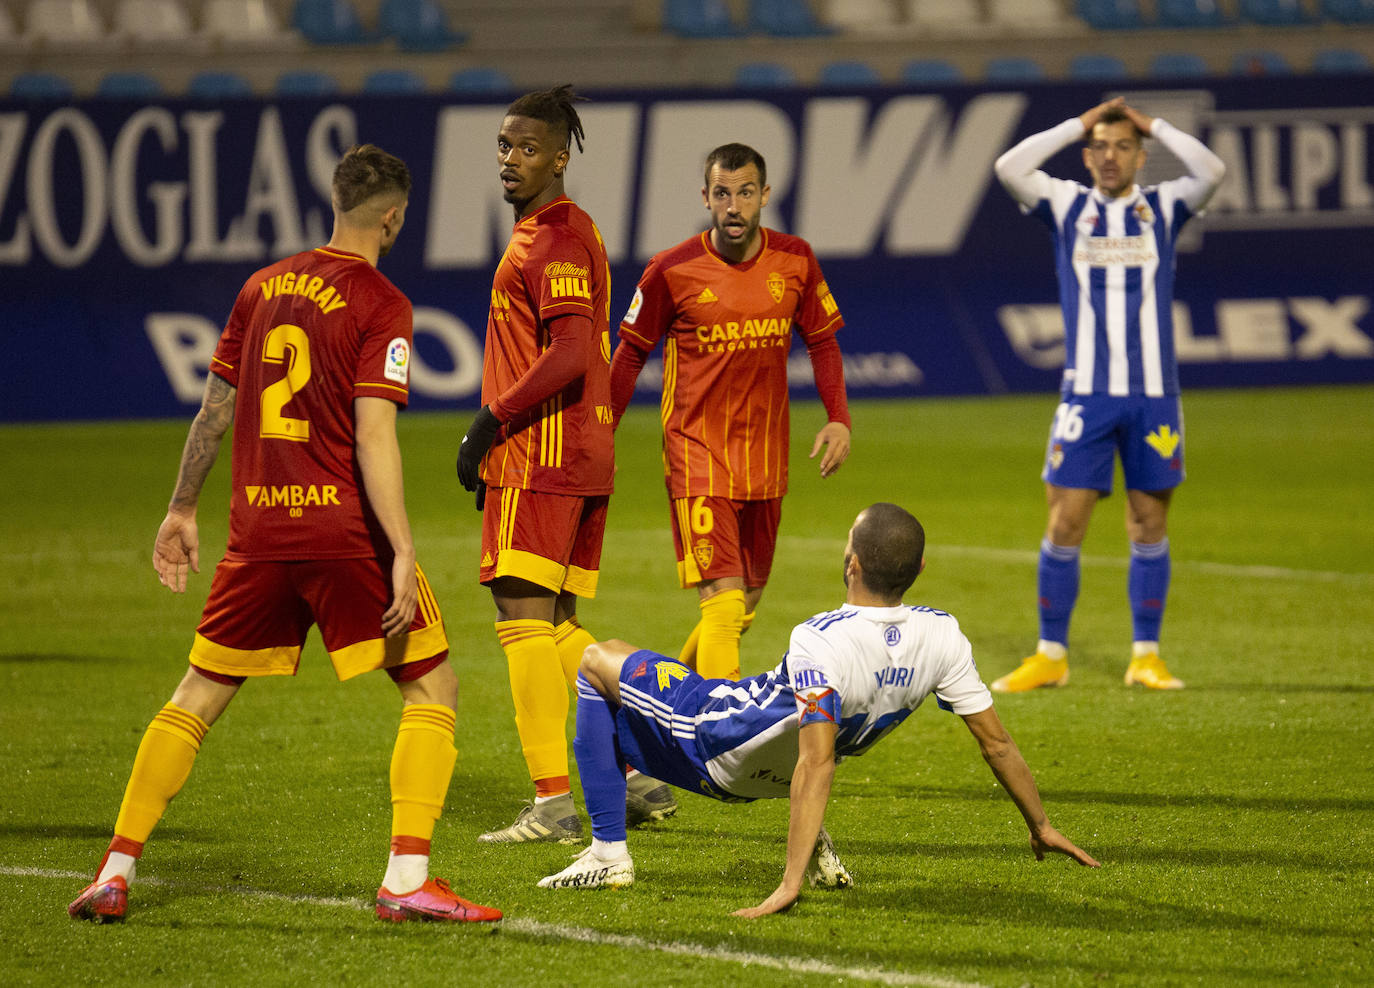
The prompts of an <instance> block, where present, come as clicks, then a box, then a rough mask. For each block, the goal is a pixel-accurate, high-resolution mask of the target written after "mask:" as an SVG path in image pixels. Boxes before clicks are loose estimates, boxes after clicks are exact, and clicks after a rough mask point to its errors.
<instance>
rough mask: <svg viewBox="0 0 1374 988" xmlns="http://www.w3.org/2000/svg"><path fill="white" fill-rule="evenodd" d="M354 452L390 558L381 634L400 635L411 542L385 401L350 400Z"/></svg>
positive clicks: (410, 599)
mask: <svg viewBox="0 0 1374 988" xmlns="http://www.w3.org/2000/svg"><path fill="white" fill-rule="evenodd" d="M353 417H354V436H353V442H354V444H355V452H356V454H357V457H358V472H359V473H361V474H362V478H363V491H364V492H365V493H366V494H367V503H368V504H369V505H370V506H371V507H372V513H373V514H374V515H375V516H376V518H377V523H378V524H379V525H381V527H382V532H383V533H384V534H385V535H386V538H387V541H388V542H389V543H390V544H391V551H392V552H393V553H394V554H395V555H394V557H393V559H392V563H391V604H390V606H388V607H387V609H386V611H385V612H383V614H382V629H381V630H382V634H384V635H386V636H387V637H388V638H395V637H396V636H398V635H403V634H405V633H406V630H407V629H408V628H409V627H410V623H411V622H412V621H413V620H415V608H416V607H417V606H419V601H420V588H419V577H418V576H417V573H416V569H415V543H414V541H413V540H412V538H411V534H410V519H409V517H407V515H406V503H405V483H404V480H403V477H402V473H401V446H400V443H399V442H397V440H396V405H395V403H394V402H391V401H389V400H387V399H386V398H371V397H362V398H356V399H354V401H353Z"/></svg>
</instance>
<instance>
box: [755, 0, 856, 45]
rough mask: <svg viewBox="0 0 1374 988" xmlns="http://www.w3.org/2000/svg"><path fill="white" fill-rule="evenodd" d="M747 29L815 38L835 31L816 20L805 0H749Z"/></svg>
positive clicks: (783, 36) (780, 35) (794, 36)
mask: <svg viewBox="0 0 1374 988" xmlns="http://www.w3.org/2000/svg"><path fill="white" fill-rule="evenodd" d="M749 29H750V30H751V31H758V32H761V33H763V34H771V35H774V36H775V37H779V38H815V37H820V36H821V35H826V34H834V33H835V31H834V29H833V28H830V27H827V26H826V25H824V24H822V23H820V22H819V21H817V20H816V17H815V15H814V14H812V13H811V8H810V7H809V6H807V3H806V0H749Z"/></svg>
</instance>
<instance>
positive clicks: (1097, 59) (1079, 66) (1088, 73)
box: [1069, 52, 1130, 79]
mask: <svg viewBox="0 0 1374 988" xmlns="http://www.w3.org/2000/svg"><path fill="white" fill-rule="evenodd" d="M1129 75H1130V73H1129V72H1128V71H1126V63H1125V62H1123V61H1122V60H1121V59H1119V58H1117V57H1116V56H1115V55H1104V54H1101V53H1099V52H1087V53H1085V54H1082V55H1075V56H1074V57H1073V58H1072V59H1071V60H1070V61H1069V78H1070V79H1125V78H1126V77H1127V76H1129Z"/></svg>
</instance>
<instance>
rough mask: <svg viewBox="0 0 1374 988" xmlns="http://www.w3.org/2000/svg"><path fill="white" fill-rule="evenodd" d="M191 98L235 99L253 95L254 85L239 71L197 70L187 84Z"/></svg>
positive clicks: (187, 92)
mask: <svg viewBox="0 0 1374 988" xmlns="http://www.w3.org/2000/svg"><path fill="white" fill-rule="evenodd" d="M186 95H187V96H189V97H190V98H191V99H233V98H235V97H241V96H252V95H253V87H252V86H251V85H249V84H248V80H247V79H245V78H244V77H243V76H241V75H239V74H238V73H237V72H197V73H196V74H195V75H193V76H191V81H190V82H188V83H187V84H186Z"/></svg>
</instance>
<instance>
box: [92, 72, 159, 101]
mask: <svg viewBox="0 0 1374 988" xmlns="http://www.w3.org/2000/svg"><path fill="white" fill-rule="evenodd" d="M95 94H96V95H97V96H99V97H102V98H104V99H135V100H148V99H157V98H158V97H159V96H161V95H162V83H160V82H158V81H157V80H156V79H154V78H153V77H152V76H150V75H149V74H148V73H146V72H111V73H109V74H108V75H106V76H105V77H104V78H103V79H101V80H100V83H99V84H98V85H97V86H96V87H95Z"/></svg>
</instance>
